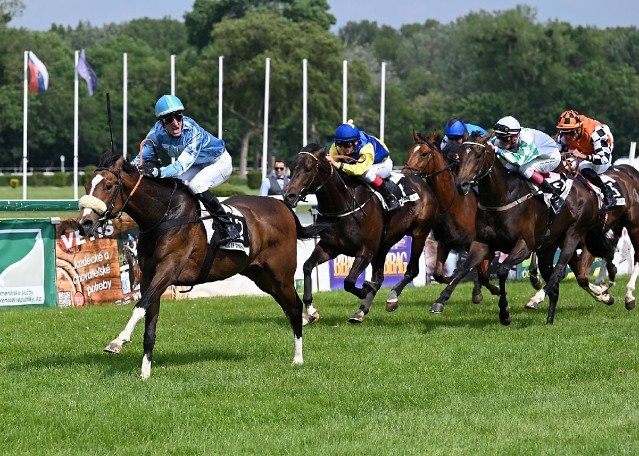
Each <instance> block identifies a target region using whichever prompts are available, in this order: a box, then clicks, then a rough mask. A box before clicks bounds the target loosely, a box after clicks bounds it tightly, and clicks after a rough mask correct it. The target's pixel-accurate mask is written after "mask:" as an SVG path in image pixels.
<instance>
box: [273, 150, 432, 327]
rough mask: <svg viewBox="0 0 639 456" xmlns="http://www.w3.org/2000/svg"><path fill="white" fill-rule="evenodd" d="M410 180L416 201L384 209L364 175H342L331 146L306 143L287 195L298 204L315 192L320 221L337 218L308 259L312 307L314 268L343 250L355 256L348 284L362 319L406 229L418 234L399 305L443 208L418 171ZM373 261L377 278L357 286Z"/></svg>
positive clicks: (356, 318)
mask: <svg viewBox="0 0 639 456" xmlns="http://www.w3.org/2000/svg"><path fill="white" fill-rule="evenodd" d="M404 179H405V182H407V185H408V186H409V187H410V189H412V190H413V191H414V192H416V194H417V195H418V196H419V198H418V199H416V201H414V202H412V203H407V204H405V205H404V206H402V207H401V208H399V209H397V210H395V211H393V212H391V213H384V209H383V207H382V204H381V203H380V201H379V199H378V198H377V197H376V196H375V195H374V194H373V192H371V190H370V189H369V188H368V186H366V185H364V183H363V182H362V181H360V180H359V179H356V178H353V177H350V176H346V175H342V174H340V173H339V172H337V171H336V170H335V168H334V167H333V166H332V165H331V164H330V163H329V162H328V160H327V159H326V149H325V148H324V147H322V146H320V145H319V144H309V145H307V146H305V147H304V148H302V150H301V151H300V152H299V153H298V154H297V157H296V158H295V161H294V162H293V163H292V165H291V176H290V180H289V183H288V186H287V187H286V192H285V193H284V201H285V202H286V203H287V204H288V205H289V206H290V207H295V206H296V205H297V203H298V202H299V201H300V200H301V199H303V198H304V197H305V196H306V195H308V194H310V193H315V195H316V196H317V203H318V211H319V217H318V222H332V226H331V228H329V229H327V230H325V231H323V232H322V234H321V237H320V241H319V243H318V244H317V245H316V247H315V249H314V250H313V253H312V254H311V256H310V257H309V258H308V260H306V262H305V263H304V267H303V271H304V296H303V298H302V299H303V301H304V304H305V305H306V307H307V309H308V308H309V306H312V304H313V296H312V289H311V280H310V276H311V272H312V270H313V268H315V267H316V266H317V265H318V264H321V263H324V262H326V261H328V260H330V259H332V258H335V257H336V256H337V255H339V254H344V255H348V256H352V257H355V260H354V262H353V265H352V267H351V270H350V272H349V274H348V276H347V277H346V278H345V279H344V289H345V290H346V291H348V292H350V293H352V294H354V295H355V296H357V297H358V298H360V299H363V302H362V303H361V305H360V307H359V309H358V311H357V312H355V314H353V316H352V317H351V318H350V320H349V321H351V322H353V323H360V322H362V321H363V319H364V316H365V315H366V314H367V313H368V311H369V309H370V305H371V302H372V301H373V298H374V297H375V294H376V293H377V291H378V290H379V288H380V287H381V286H382V282H383V280H384V260H385V258H386V254H387V253H388V251H389V250H390V248H391V247H392V246H393V245H394V244H396V243H397V242H398V241H399V240H400V239H402V237H404V235H410V236H412V238H413V239H412V241H413V242H412V247H411V254H410V260H409V263H408V266H407V269H406V273H405V275H404V277H403V279H402V280H401V281H400V282H399V283H398V284H397V285H395V287H393V289H392V290H391V293H390V295H389V296H388V299H387V301H386V310H388V311H392V310H395V309H396V308H397V305H398V297H399V295H400V294H401V292H402V290H403V289H404V287H405V286H406V285H407V284H408V283H409V282H410V281H411V280H413V278H415V276H416V275H417V274H418V273H419V257H420V255H421V253H422V251H423V249H424V245H425V243H426V238H427V237H428V233H429V232H430V230H431V229H432V227H433V225H434V223H435V222H436V220H437V218H438V216H439V211H438V205H437V200H436V198H435V195H433V192H432V190H431V189H430V188H429V187H428V186H427V185H426V184H425V183H424V182H423V181H422V180H421V179H420V178H419V177H417V176H405V177H404ZM369 264H371V265H372V268H373V273H372V277H371V281H367V282H365V283H364V285H363V287H362V288H359V287H357V285H356V283H355V282H356V280H357V278H358V277H359V275H360V274H361V273H362V272H363V271H364V270H365V269H366V267H367V266H368V265H369Z"/></svg>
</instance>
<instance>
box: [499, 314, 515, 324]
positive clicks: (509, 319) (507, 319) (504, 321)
mask: <svg viewBox="0 0 639 456" xmlns="http://www.w3.org/2000/svg"><path fill="white" fill-rule="evenodd" d="M499 322H500V323H501V324H502V325H504V326H508V325H510V324H511V323H512V322H513V317H512V315H510V314H508V316H507V317H501V316H500V317H499Z"/></svg>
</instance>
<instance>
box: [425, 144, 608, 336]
mask: <svg viewBox="0 0 639 456" xmlns="http://www.w3.org/2000/svg"><path fill="white" fill-rule="evenodd" d="M489 138H490V134H488V135H486V136H484V137H482V138H479V139H477V140H475V141H466V142H464V143H463V144H462V149H461V153H460V169H459V173H458V175H457V177H456V179H455V183H456V186H457V188H458V191H459V192H460V193H462V194H468V192H469V191H470V189H471V187H473V186H474V185H478V186H479V206H478V207H479V210H478V212H477V219H476V229H477V236H476V239H475V240H474V241H473V242H472V243H471V245H470V249H469V253H468V257H467V259H466V261H465V262H464V263H463V264H462V265H461V267H460V268H459V269H458V270H457V271H456V272H455V274H454V275H453V279H452V280H451V283H450V284H449V285H448V286H447V287H446V288H445V289H444V291H443V292H442V293H441V295H440V296H439V298H438V299H437V300H436V301H435V303H434V304H433V309H434V310H435V311H441V310H443V306H444V302H445V301H447V300H448V299H449V298H450V295H451V293H452V291H453V290H454V288H455V287H456V286H457V284H458V283H459V281H460V280H461V278H462V277H464V275H466V273H467V272H468V271H469V270H470V269H471V268H473V267H476V266H477V265H478V264H479V263H480V262H481V261H482V260H484V259H492V258H493V257H494V256H495V252H496V251H501V252H503V253H508V256H507V258H506V259H505V260H504V261H503V262H502V263H501V264H500V265H499V267H498V268H497V277H498V278H499V290H500V297H499V320H500V322H501V324H503V325H509V324H510V323H511V322H512V316H511V315H510V312H509V310H508V300H507V298H506V278H507V276H508V272H509V271H510V269H511V268H512V267H513V266H515V265H517V264H519V263H520V262H522V261H523V260H524V259H526V258H528V257H529V256H530V254H531V253H532V252H533V251H535V250H537V251H538V253H539V259H540V260H539V261H540V265H542V264H543V265H544V266H543V267H542V268H541V272H542V275H543V276H544V279H545V280H546V286H545V287H544V290H545V292H546V294H547V295H548V297H549V300H550V304H549V307H548V317H547V319H546V322H547V323H548V324H552V323H553V321H554V316H555V309H556V306H557V301H558V299H559V282H560V281H561V279H562V278H563V276H564V271H565V269H566V265H567V263H568V260H570V258H571V257H572V256H573V254H574V253H575V250H576V248H577V246H578V245H579V244H580V243H585V242H587V244H586V245H589V244H590V245H592V249H593V250H595V248H599V247H601V248H603V247H602V246H605V245H606V244H605V243H603V242H602V243H601V246H600V245H595V244H596V241H599V240H600V238H597V237H594V238H593V239H588V238H587V236H586V234H588V233H589V231H590V230H591V229H592V227H593V226H595V225H596V223H597V219H598V206H597V199H596V198H595V197H594V196H593V194H592V192H591V191H590V189H588V188H587V187H586V186H585V185H584V184H583V183H582V182H581V181H578V180H576V181H574V182H573V185H572V188H571V189H570V193H569V194H568V196H567V198H566V202H565V204H564V206H563V207H562V210H561V212H560V213H559V214H557V215H556V216H554V217H553V219H552V220H549V210H548V208H547V206H546V204H545V203H544V202H542V201H541V200H539V199H538V198H536V197H534V196H533V194H532V193H531V190H530V188H529V186H528V184H527V183H526V182H525V181H524V179H523V178H522V177H521V176H520V175H519V173H509V172H508V171H507V169H506V167H505V166H504V165H503V164H502V162H501V160H500V159H499V158H498V157H497V155H496V154H495V148H494V146H493V145H492V144H491V143H490V142H488V139H489ZM550 222H551V223H550ZM600 237H603V233H602V234H601V236H600ZM588 243H589V244H588ZM557 249H560V254H559V260H558V261H557V265H556V266H554V268H551V267H546V265H547V264H550V265H552V259H550V260H548V259H549V258H552V257H554V254H555V251H556V250H557ZM609 252H610V250H608V253H607V254H606V257H608V254H609ZM548 261H549V262H548Z"/></svg>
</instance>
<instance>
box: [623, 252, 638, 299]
mask: <svg viewBox="0 0 639 456" xmlns="http://www.w3.org/2000/svg"><path fill="white" fill-rule="evenodd" d="M638 275H639V262H635V265H634V267H633V269H632V273H631V274H630V278H629V279H628V285H627V286H626V297H625V300H626V310H632V309H634V308H635V305H636V301H635V285H636V283H637V276H638Z"/></svg>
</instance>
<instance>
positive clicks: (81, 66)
mask: <svg viewBox="0 0 639 456" xmlns="http://www.w3.org/2000/svg"><path fill="white" fill-rule="evenodd" d="M75 69H76V71H77V72H78V74H79V75H80V76H82V79H84V80H85V81H87V87H88V88H89V96H90V97H92V96H93V91H94V90H95V89H96V88H97V87H98V77H97V76H96V75H95V71H93V68H91V65H89V63H88V62H87V59H86V57H85V56H84V49H82V50H81V51H80V57H78V66H76V68H75Z"/></svg>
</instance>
